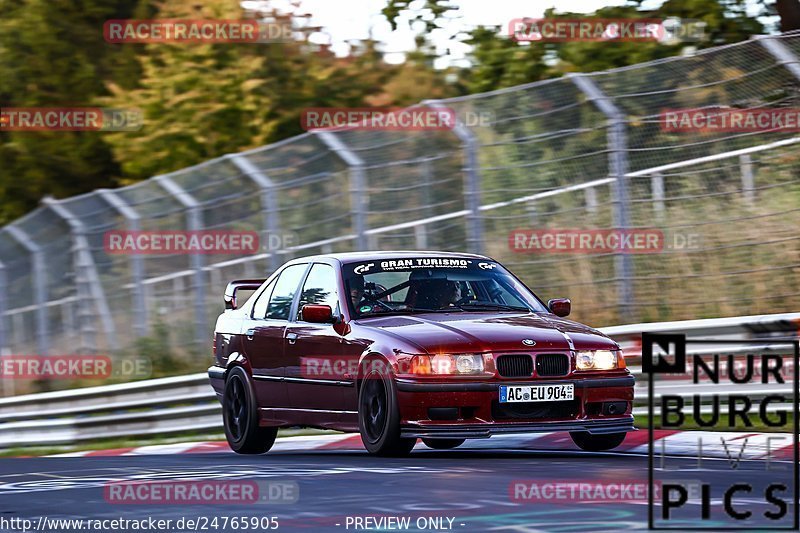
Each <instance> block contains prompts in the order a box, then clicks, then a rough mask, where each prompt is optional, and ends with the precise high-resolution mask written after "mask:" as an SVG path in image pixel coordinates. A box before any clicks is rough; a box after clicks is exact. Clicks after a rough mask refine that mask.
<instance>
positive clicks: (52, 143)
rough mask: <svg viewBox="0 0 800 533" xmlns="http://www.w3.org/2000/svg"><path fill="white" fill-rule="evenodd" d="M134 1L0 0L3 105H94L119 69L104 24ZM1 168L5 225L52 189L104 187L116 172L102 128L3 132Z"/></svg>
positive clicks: (0, 212)
mask: <svg viewBox="0 0 800 533" xmlns="http://www.w3.org/2000/svg"><path fill="white" fill-rule="evenodd" d="M137 1H138V0H85V1H83V2H51V1H47V0H30V1H27V2H15V1H12V0H0V10H1V11H2V13H3V17H2V18H0V105H2V106H3V107H67V106H91V105H93V104H94V98H95V97H96V96H98V95H102V94H104V92H105V85H104V82H105V80H106V79H107V78H108V77H109V76H112V72H113V70H114V61H113V59H112V57H111V56H110V54H109V51H110V49H109V48H108V46H107V45H106V44H105V42H104V41H103V31H102V28H103V23H104V21H105V20H107V19H111V18H126V17H128V16H130V14H131V13H132V11H133V10H134V8H135V5H136V2H137ZM118 64H121V63H118ZM0 169H1V170H0V195H2V197H3V198H4V201H3V203H2V204H0V223H4V222H8V221H10V220H12V219H14V218H16V217H18V216H20V215H22V214H24V213H25V212H27V211H29V210H31V209H32V208H34V207H35V206H36V205H37V204H38V203H39V200H40V199H41V198H42V197H43V196H45V195H47V194H54V195H56V196H65V195H69V194H75V193H77V192H83V191H86V190H89V189H92V188H95V187H100V186H105V185H108V182H109V178H110V177H111V176H114V175H116V174H118V172H119V169H118V166H117V164H116V163H115V161H114V157H113V154H112V151H111V147H110V146H109V144H108V143H107V140H106V138H105V137H104V134H103V133H100V132H10V131H0Z"/></svg>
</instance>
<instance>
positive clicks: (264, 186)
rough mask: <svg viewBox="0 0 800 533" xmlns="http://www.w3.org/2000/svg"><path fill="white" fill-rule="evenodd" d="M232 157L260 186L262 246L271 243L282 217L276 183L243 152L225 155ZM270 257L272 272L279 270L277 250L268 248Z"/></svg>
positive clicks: (269, 262) (244, 172)
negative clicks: (262, 219) (270, 237)
mask: <svg viewBox="0 0 800 533" xmlns="http://www.w3.org/2000/svg"><path fill="white" fill-rule="evenodd" d="M225 157H226V158H228V159H230V160H231V162H232V163H233V164H234V165H236V167H237V168H238V169H239V170H241V171H242V173H243V174H244V175H245V176H247V177H248V178H250V179H251V180H252V181H253V183H255V184H256V186H257V187H258V189H259V191H260V194H261V210H262V213H263V217H264V221H263V227H264V231H263V234H264V242H263V243H262V246H268V245H269V236H270V235H277V234H278V231H280V218H279V212H278V197H277V192H276V190H275V183H274V182H273V181H272V180H271V179H269V177H268V176H267V175H266V174H264V172H262V171H261V169H260V168H258V167H257V166H256V165H254V164H253V162H252V161H250V160H249V159H247V157H246V156H244V155H242V154H230V155H227V156H225ZM267 251H268V253H269V257H268V259H267V261H268V265H269V269H270V271H271V272H274V271H276V270H278V267H280V266H281V263H282V261H281V258H280V256H279V254H278V251H277V250H267Z"/></svg>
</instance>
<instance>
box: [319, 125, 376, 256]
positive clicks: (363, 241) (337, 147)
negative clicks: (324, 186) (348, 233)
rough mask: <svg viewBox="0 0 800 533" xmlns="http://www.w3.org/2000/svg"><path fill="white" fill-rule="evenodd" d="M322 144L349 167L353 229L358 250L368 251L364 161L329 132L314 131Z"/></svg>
mask: <svg viewBox="0 0 800 533" xmlns="http://www.w3.org/2000/svg"><path fill="white" fill-rule="evenodd" d="M314 135H316V136H317V137H318V138H319V140H320V141H322V143H323V144H324V145H325V146H327V147H328V149H329V150H331V151H332V152H334V153H335V154H336V155H337V156H339V158H340V159H341V160H342V161H344V163H345V164H346V165H347V166H348V168H349V172H350V205H351V210H352V213H351V215H352V217H353V229H354V230H355V233H356V249H358V250H366V249H367V248H368V246H369V241H368V237H367V234H366V231H367V199H366V196H365V195H366V190H365V189H366V184H365V180H364V161H363V160H362V159H361V158H360V157H359V156H358V154H356V153H355V152H354V151H353V150H351V149H350V148H348V147H347V146H346V145H345V144H344V143H343V142H342V141H341V139H339V137H337V136H336V135H334V134H333V133H331V132H329V131H314Z"/></svg>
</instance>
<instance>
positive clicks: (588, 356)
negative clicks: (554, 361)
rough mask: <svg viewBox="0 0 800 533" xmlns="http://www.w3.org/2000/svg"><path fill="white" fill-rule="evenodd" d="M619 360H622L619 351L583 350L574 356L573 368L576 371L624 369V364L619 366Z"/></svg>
mask: <svg viewBox="0 0 800 533" xmlns="http://www.w3.org/2000/svg"><path fill="white" fill-rule="evenodd" d="M620 360H622V353H621V351H620V350H584V351H580V352H578V354H577V355H576V356H575V368H576V369H577V370H612V369H614V368H625V367H624V363H622V365H620V363H619V361H620Z"/></svg>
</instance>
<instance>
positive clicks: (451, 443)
mask: <svg viewBox="0 0 800 533" xmlns="http://www.w3.org/2000/svg"><path fill="white" fill-rule="evenodd" d="M465 440H467V439H422V442H423V443H424V444H425V446H427V447H428V448H432V449H434V450H452V449H453V448H458V447H459V446H461V445H462V444H464V441H465Z"/></svg>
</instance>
